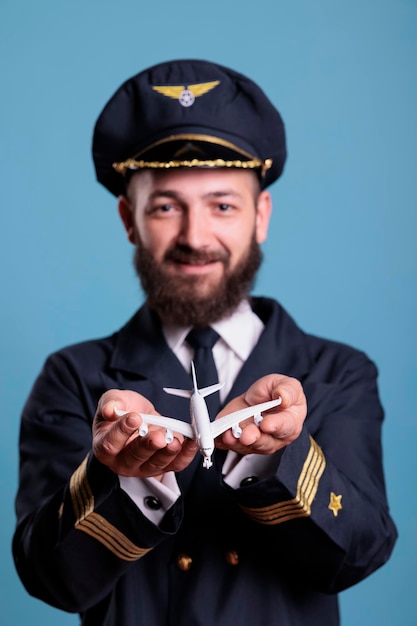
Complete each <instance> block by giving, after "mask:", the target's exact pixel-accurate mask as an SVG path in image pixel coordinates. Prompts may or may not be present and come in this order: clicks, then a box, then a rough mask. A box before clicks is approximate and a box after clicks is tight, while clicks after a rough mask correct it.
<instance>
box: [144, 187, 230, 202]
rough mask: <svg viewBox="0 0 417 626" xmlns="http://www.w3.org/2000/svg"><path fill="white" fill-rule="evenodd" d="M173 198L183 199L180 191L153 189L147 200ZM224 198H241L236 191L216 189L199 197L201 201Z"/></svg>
mask: <svg viewBox="0 0 417 626" xmlns="http://www.w3.org/2000/svg"><path fill="white" fill-rule="evenodd" d="M161 197H163V198H173V199H177V198H180V199H181V198H183V197H184V196H183V194H182V193H181V191H179V190H174V189H155V191H153V192H152V193H151V194H150V196H149V199H150V200H154V199H155V198H161ZM224 197H235V198H241V197H242V194H240V193H239V192H238V191H236V190H234V189H218V190H214V191H208V192H207V193H205V194H203V195H202V196H201V198H203V199H208V198H224Z"/></svg>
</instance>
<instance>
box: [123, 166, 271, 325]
mask: <svg viewBox="0 0 417 626" xmlns="http://www.w3.org/2000/svg"><path fill="white" fill-rule="evenodd" d="M270 210H271V202H270V196H269V194H268V192H266V191H262V192H259V186H258V183H257V179H256V176H255V174H254V173H253V172H249V171H244V170H209V169H194V170H167V171H164V172H153V171H143V172H138V173H136V174H134V175H133V177H132V179H131V181H130V183H129V186H128V191H127V197H126V198H125V197H121V198H120V199H119V211H120V215H121V217H122V220H123V222H124V225H125V228H126V231H127V234H128V237H129V240H130V241H131V242H132V243H134V244H135V246H136V253H135V265H136V268H137V270H138V273H139V275H140V278H141V282H142V286H143V288H144V290H145V292H146V293H147V296H148V301H149V304H150V305H151V306H153V308H155V309H156V310H157V312H158V313H159V315H160V316H161V317H162V319H163V320H164V321H166V322H170V321H171V322H174V323H177V324H181V325H189V324H191V325H205V324H207V323H210V322H213V321H215V319H219V318H220V317H222V316H223V315H225V314H227V313H229V312H230V311H231V310H232V309H233V308H235V306H237V304H238V303H239V302H240V300H241V299H242V297H244V295H246V293H247V291H248V289H249V288H250V285H251V283H252V280H253V278H254V275H255V273H256V270H257V269H258V267H259V264H260V259H261V255H260V250H259V244H261V243H262V242H263V241H264V240H265V238H266V235H267V230H268V223H269V217H270ZM161 297H162V304H161ZM167 298H168V300H167Z"/></svg>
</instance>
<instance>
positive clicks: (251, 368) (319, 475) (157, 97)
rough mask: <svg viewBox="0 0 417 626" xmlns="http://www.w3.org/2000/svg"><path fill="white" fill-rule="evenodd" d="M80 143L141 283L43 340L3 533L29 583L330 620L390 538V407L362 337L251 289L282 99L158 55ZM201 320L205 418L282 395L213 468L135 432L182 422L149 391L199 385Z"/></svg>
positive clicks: (92, 604) (162, 621)
mask: <svg viewBox="0 0 417 626" xmlns="http://www.w3.org/2000/svg"><path fill="white" fill-rule="evenodd" d="M93 155H94V161H95V165H96V171H97V176H98V179H99V181H100V182H101V183H103V184H104V185H105V186H106V187H107V188H108V189H109V191H111V192H112V193H113V194H114V195H116V196H117V197H118V198H119V200H118V203H119V212H120V216H121V219H122V221H123V224H124V227H125V229H126V233H127V236H128V239H129V241H130V242H131V243H132V244H133V245H134V250H135V255H134V259H135V267H136V269H137V272H138V275H139V277H140V280H141V283H142V286H143V289H144V291H145V293H146V296H147V301H146V303H145V305H144V306H142V308H141V309H140V310H139V311H138V312H137V313H136V314H135V316H134V317H133V318H132V319H131V320H130V321H129V322H128V324H127V325H126V326H125V327H124V328H122V329H121V330H120V331H119V332H117V333H115V334H114V335H112V336H111V337H108V338H105V339H101V340H94V341H90V342H85V343H82V344H79V345H76V346H72V347H69V348H66V349H64V350H61V351H59V352H57V353H56V354H54V355H52V356H51V357H50V358H49V359H48V360H47V361H46V364H45V366H44V369H43V371H42V373H41V374H40V376H39V378H38V380H37V381H36V383H35V385H34V388H33V390H32V392H31V395H30V397H29V399H28V402H27V404H26V406H25V409H24V412H23V417H22V427H21V467H20V487H19V492H18V496H17V502H16V507H17V517H18V523H17V528H16V533H15V537H14V555H15V560H16V566H17V570H18V572H19V575H20V577H21V579H22V581H23V583H24V585H25V586H26V588H27V590H28V591H29V593H31V594H33V595H34V596H36V597H39V598H41V599H43V600H44V601H45V602H48V603H50V604H52V605H54V606H57V607H60V608H62V609H63V610H66V611H73V612H79V613H80V614H81V617H82V623H83V624H85V625H95V626H96V625H99V624H103V625H116V624H117V626H125V625H126V626H133V625H135V626H138V625H141V624H143V625H146V626H151V625H152V626H154V625H156V626H159V625H161V626H162V625H164V626H166V625H171V624H172V625H175V626H182V625H187V626H194V625H204V626H212V625H214V624H216V626H226V625H228V626H229V625H230V624H236V625H240V626H246V625H249V624H251V625H252V624H268V625H269V626H278V625H280V626H290V625H302V626H313V625H314V626H319V625H320V626H322V625H323V624H326V626H333V625H336V624H338V623H339V616H338V604H337V592H338V591H340V590H342V589H344V588H346V587H349V586H350V585H353V584H355V583H357V582H359V581H360V580H362V579H363V578H365V577H366V576H368V575H369V574H371V573H372V572H373V571H374V570H375V569H377V568H378V567H380V566H381V565H382V564H383V563H384V562H385V561H386V560H387V559H388V557H389V555H390V553H391V550H392V548H393V545H394V543H395V539H396V530H395V526H394V524H393V522H392V520H391V518H390V516H389V512H388V506H387V502H386V496H385V488H384V477H383V469H382V461H381V432H380V431H381V423H382V409H381V406H380V402H379V399H378V392H377V385H376V369H375V366H374V365H373V364H372V362H370V361H369V359H368V358H367V357H366V356H365V355H364V354H363V353H361V352H358V351H356V350H354V349H352V348H350V347H348V346H345V345H342V344H337V343H334V342H330V341H327V340H324V339H320V338H317V337H313V336H311V335H307V334H305V333H304V332H303V331H301V330H300V329H299V328H298V327H297V326H296V325H295V323H294V322H293V320H292V319H291V318H290V317H289V316H288V314H287V313H286V312H285V311H284V309H283V308H282V307H281V306H280V305H279V304H278V303H277V302H275V301H273V300H269V299H267V298H251V297H250V296H249V292H250V288H251V285H252V282H253V279H254V277H255V275H256V271H257V269H258V267H259V265H260V261H261V253H260V244H262V242H263V241H264V240H265V238H266V236H267V231H268V223H269V218H270V213H271V198H270V195H269V192H268V191H267V190H266V188H267V187H268V186H269V185H270V184H271V183H272V182H274V181H275V180H276V179H277V178H278V177H279V176H280V175H281V173H282V170H283V166H284V162H285V155H286V150H285V138H284V128H283V124H282V120H281V117H280V115H279V113H278V111H277V110H276V109H275V107H274V106H273V105H272V103H271V102H270V101H269V100H268V98H267V97H266V96H265V94H264V93H263V92H262V91H261V90H260V89H259V87H258V86H257V85H255V84H254V83H253V82H252V81H250V80H249V79H247V78H246V77H244V76H242V75H240V74H238V73H236V72H234V71H232V70H230V69H228V68H224V67H221V66H218V65H215V64H212V63H208V62H205V61H193V60H184V61H175V62H170V63H162V64H160V65H158V66H155V67H152V68H150V69H148V70H145V71H143V72H141V73H140V74H138V75H137V76H134V77H133V78H131V79H130V80H128V81H127V82H126V83H124V84H123V85H122V86H121V87H120V88H119V89H118V90H117V92H116V93H115V94H114V96H113V97H112V98H111V100H110V101H109V102H108V104H107V105H106V106H105V108H104V110H103V111H102V113H101V115H100V117H99V119H98V121H97V124H96V127H95V132H94V142H93ZM207 327H211V328H212V329H214V330H215V331H216V332H217V333H218V335H215V338H217V341H216V342H215V343H214V346H213V348H212V352H211V350H210V349H209V348H206V350H207V352H206V356H205V359H204V360H203V365H201V364H200V365H199V367H198V368H197V379H199V376H201V377H203V376H204V371H203V369H204V368H205V365H207V366H208V365H209V364H210V363H211V354H213V356H214V361H215V365H216V366H217V370H218V373H219V378H220V380H221V381H223V382H224V383H225V384H224V387H223V388H222V389H221V392H220V393H221V397H220V403H221V406H222V410H221V411H220V413H219V415H223V414H225V413H228V412H230V411H235V410H239V409H242V408H244V407H248V406H251V405H255V404H258V403H262V402H266V401H269V400H274V399H278V398H280V399H281V404H280V405H279V406H277V407H275V408H273V409H271V410H270V411H269V412H266V413H265V414H264V416H263V419H262V421H260V422H259V421H256V422H255V421H254V420H253V419H248V420H245V421H244V422H242V424H240V426H241V429H242V432H241V435H240V437H239V436H235V435H236V433H235V434H233V432H231V430H230V429H229V430H227V431H226V432H224V433H223V434H222V435H220V436H219V437H218V438H217V439H216V450H215V453H214V466H213V467H212V468H211V469H209V470H207V469H206V468H204V467H203V466H202V463H201V456H200V455H199V454H198V450H199V444H198V442H197V441H194V440H193V439H192V438H186V437H184V436H183V435H181V434H180V433H178V432H174V433H172V436H170V437H167V432H166V429H165V428H162V427H158V426H155V425H152V423H151V425H150V426H149V431H148V433H147V434H145V432H143V431H142V430H141V429H142V427H143V424H144V420H145V418H144V417H143V415H151V416H152V415H158V414H162V415H164V416H170V417H173V418H177V419H180V420H182V421H184V420H187V419H188V418H187V411H188V407H187V401H186V400H184V398H178V397H173V396H172V395H168V394H167V393H165V392H164V391H163V388H164V387H177V388H181V389H187V388H190V387H191V386H192V382H191V377H190V366H191V360H192V359H195V360H196V362H197V359H198V354H199V347H198V345H197V343H196V340H195V335H196V334H199V333H198V332H197V333H196V330H197V331H201V330H202V329H204V333H205V334H207V332H209V333H210V332H211V333H212V331H207ZM192 329H194V330H193V332H192V333H191V334H189V332H190V331H191V330H192ZM200 334H201V333H200ZM212 334H213V333H212ZM215 382H216V381H215V380H211V381H209V382H208V384H212V383H213V384H214V383H215ZM200 386H201V385H200ZM208 400H209V399H208V398H207V401H208ZM212 411H214V414H213V415H212V417H213V416H214V415H215V414H216V413H217V412H218V410H217V408H216V409H212ZM140 433H142V434H140Z"/></svg>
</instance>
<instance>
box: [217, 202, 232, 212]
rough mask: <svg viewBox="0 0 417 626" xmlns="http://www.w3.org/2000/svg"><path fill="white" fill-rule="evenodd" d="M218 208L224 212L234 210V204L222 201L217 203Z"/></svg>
mask: <svg viewBox="0 0 417 626" xmlns="http://www.w3.org/2000/svg"><path fill="white" fill-rule="evenodd" d="M217 208H218V209H219V211H221V212H222V213H226V212H227V211H231V210H232V206H231V205H230V204H226V202H222V203H221V204H219V205H217Z"/></svg>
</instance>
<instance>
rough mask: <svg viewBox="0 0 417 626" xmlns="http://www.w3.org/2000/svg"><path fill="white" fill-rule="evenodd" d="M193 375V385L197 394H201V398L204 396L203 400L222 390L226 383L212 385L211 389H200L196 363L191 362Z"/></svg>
mask: <svg viewBox="0 0 417 626" xmlns="http://www.w3.org/2000/svg"><path fill="white" fill-rule="evenodd" d="M191 373H192V376H193V385H194V391H195V392H196V393H199V394H200V396H203V398H205V397H206V396H209V395H210V394H212V393H214V392H215V391H219V389H221V388H222V387H223V385H224V383H216V384H215V385H210V386H209V387H202V388H201V389H199V388H198V386H197V377H196V374H195V365H194V361H191Z"/></svg>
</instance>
